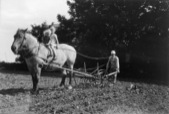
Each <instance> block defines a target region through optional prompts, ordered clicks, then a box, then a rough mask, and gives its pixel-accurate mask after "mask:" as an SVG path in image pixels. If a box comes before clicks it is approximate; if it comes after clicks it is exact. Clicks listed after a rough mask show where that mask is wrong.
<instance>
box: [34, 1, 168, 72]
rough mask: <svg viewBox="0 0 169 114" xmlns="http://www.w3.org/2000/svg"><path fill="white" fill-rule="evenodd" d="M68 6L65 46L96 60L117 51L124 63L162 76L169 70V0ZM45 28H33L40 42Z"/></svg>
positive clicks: (62, 23) (62, 25) (62, 35)
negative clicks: (71, 46)
mask: <svg viewBox="0 0 169 114" xmlns="http://www.w3.org/2000/svg"><path fill="white" fill-rule="evenodd" d="M67 4H68V6H69V14H70V18H69V19H67V18H65V17H64V16H62V15H58V16H57V19H58V21H59V28H58V29H57V31H56V33H57V35H58V38H59V41H60V42H61V43H63V42H64V43H69V44H71V45H73V46H74V47H75V48H76V49H77V51H78V52H81V53H84V54H87V55H89V56H96V57H105V56H108V55H109V54H110V50H112V49H115V50H117V54H118V55H119V57H120V61H121V63H126V62H129V63H134V64H135V66H137V67H138V69H143V68H145V67H144V66H147V65H148V66H149V67H151V66H153V67H154V69H155V70H156V69H158V70H159V69H162V70H161V72H164V69H165V70H166V69H167V65H168V62H169V61H168V47H169V45H168V37H169V22H168V20H169V1H168V0H68V1H67ZM45 25H46V24H45V23H42V25H32V33H33V35H35V36H36V37H37V38H38V39H39V41H41V38H42V32H43V30H44V29H45V28H46V27H45ZM48 26H50V25H48ZM81 60H82V59H81ZM81 60H80V62H83V61H85V60H82V61H81ZM90 63H91V62H90ZM129 63H127V64H129ZM138 63H139V65H140V64H143V66H141V67H142V68H140V67H139V65H138ZM78 64H80V63H79V61H78ZM146 68H147V67H146ZM154 69H153V70H154ZM141 72H142V71H141Z"/></svg>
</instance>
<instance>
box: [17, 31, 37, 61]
mask: <svg viewBox="0 0 169 114" xmlns="http://www.w3.org/2000/svg"><path fill="white" fill-rule="evenodd" d="M25 40H26V37H25V33H24V36H23V40H22V42H21V44H20V46H19V49H20V48H21V47H23V44H24V41H25ZM36 47H37V46H35V47H33V48H32V49H31V50H30V51H28V50H26V49H25V50H24V49H23V52H24V53H22V55H23V56H24V57H25V58H28V57H31V56H32V55H38V52H39V49H40V43H39V46H38V50H37V52H36V54H33V53H32V50H33V49H34V48H36Z"/></svg>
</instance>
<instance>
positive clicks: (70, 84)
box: [68, 65, 73, 89]
mask: <svg viewBox="0 0 169 114" xmlns="http://www.w3.org/2000/svg"><path fill="white" fill-rule="evenodd" d="M68 66H69V68H70V69H71V71H70V73H69V89H71V88H72V76H73V65H68Z"/></svg>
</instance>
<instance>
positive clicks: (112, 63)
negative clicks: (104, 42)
mask: <svg viewBox="0 0 169 114" xmlns="http://www.w3.org/2000/svg"><path fill="white" fill-rule="evenodd" d="M119 68H120V65H119V58H118V57H117V56H116V51H115V50H112V51H111V55H110V56H109V59H108V62H107V65H106V72H107V73H109V74H108V75H106V76H107V77H108V79H109V78H114V81H113V83H116V81H117V73H120V70H119Z"/></svg>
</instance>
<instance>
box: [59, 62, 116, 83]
mask: <svg viewBox="0 0 169 114" xmlns="http://www.w3.org/2000/svg"><path fill="white" fill-rule="evenodd" d="M104 66H105V65H100V66H99V64H98V63H97V66H96V67H94V68H89V69H90V71H91V72H89V71H88V70H89V69H87V68H86V64H85V63H84V68H79V69H74V70H73V73H74V75H73V78H74V81H75V84H77V83H76V79H75V77H77V78H81V79H83V80H84V82H87V81H90V82H91V81H92V82H94V83H96V82H99V83H100V84H103V81H108V78H109V77H111V76H112V75H114V74H117V71H115V72H111V73H107V71H106V70H105V69H102V67H104ZM60 69H65V70H67V71H71V69H69V68H66V67H62V68H60Z"/></svg>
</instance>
